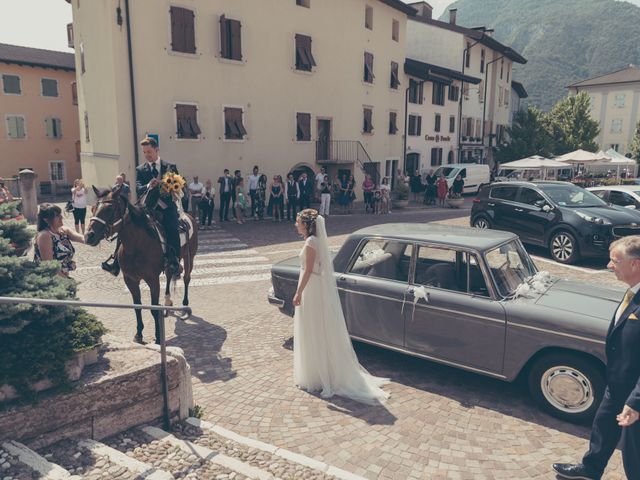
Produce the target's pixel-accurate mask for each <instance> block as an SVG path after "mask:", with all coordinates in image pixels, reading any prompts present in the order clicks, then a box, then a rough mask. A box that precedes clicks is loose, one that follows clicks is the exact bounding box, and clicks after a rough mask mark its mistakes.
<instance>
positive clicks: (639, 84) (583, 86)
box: [567, 65, 640, 155]
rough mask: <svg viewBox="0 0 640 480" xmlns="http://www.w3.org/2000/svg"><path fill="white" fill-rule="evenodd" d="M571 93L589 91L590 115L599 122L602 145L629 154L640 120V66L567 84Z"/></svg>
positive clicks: (599, 137)
mask: <svg viewBox="0 0 640 480" xmlns="http://www.w3.org/2000/svg"><path fill="white" fill-rule="evenodd" d="M567 88H568V89H569V93H570V94H576V93H578V92H583V91H584V92H587V93H588V94H589V97H590V98H591V117H592V118H593V119H594V120H596V121H598V122H599V123H600V134H599V135H598V139H597V142H598V144H599V145H600V148H602V149H603V150H608V149H610V148H613V149H614V150H615V151H617V152H619V153H621V154H623V155H624V154H626V153H628V151H629V146H630V145H631V141H632V139H633V134H634V132H635V127H636V125H637V124H638V121H640V68H638V66H637V65H629V66H628V67H626V68H623V69H621V70H617V71H615V72H612V73H608V74H606V75H600V76H598V77H594V78H590V79H588V80H583V81H581V82H577V83H574V84H572V85H569V86H568V87H567Z"/></svg>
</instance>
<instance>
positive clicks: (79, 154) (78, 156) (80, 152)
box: [76, 140, 82, 162]
mask: <svg viewBox="0 0 640 480" xmlns="http://www.w3.org/2000/svg"><path fill="white" fill-rule="evenodd" d="M81 154H82V147H81V146H80V140H76V162H79V161H80V159H81Z"/></svg>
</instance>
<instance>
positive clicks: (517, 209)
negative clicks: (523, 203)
mask: <svg viewBox="0 0 640 480" xmlns="http://www.w3.org/2000/svg"><path fill="white" fill-rule="evenodd" d="M514 210H515V211H516V212H524V210H523V209H522V208H515V209H514Z"/></svg>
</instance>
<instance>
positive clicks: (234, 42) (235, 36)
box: [229, 20, 242, 60]
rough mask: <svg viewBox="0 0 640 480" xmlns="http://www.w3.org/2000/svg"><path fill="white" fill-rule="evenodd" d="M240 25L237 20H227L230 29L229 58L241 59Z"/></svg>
mask: <svg viewBox="0 0 640 480" xmlns="http://www.w3.org/2000/svg"><path fill="white" fill-rule="evenodd" d="M241 27H242V25H241V24H240V21H239V20H229V29H230V30H231V52H230V53H231V58H232V59H233V60H242V35H241V33H240V29H241Z"/></svg>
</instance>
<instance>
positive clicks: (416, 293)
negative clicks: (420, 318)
mask: <svg viewBox="0 0 640 480" xmlns="http://www.w3.org/2000/svg"><path fill="white" fill-rule="evenodd" d="M421 299H422V300H424V301H425V303H429V293H427V289H426V288H424V285H420V286H419V287H414V289H413V311H412V312H411V322H412V323H413V318H414V317H415V314H416V304H417V303H418V301H420V300H421ZM405 303H407V294H406V293H405V294H404V300H403V301H402V310H401V311H400V314H403V313H404V305H405Z"/></svg>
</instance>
